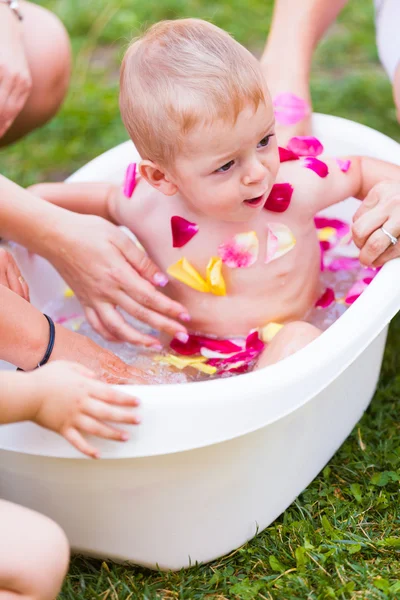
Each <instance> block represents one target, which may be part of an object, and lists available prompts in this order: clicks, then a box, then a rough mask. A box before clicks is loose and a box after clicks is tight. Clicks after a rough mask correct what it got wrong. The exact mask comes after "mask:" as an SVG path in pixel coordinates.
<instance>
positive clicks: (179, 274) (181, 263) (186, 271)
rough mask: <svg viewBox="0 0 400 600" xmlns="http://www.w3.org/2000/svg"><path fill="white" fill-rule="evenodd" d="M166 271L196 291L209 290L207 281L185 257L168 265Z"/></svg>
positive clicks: (205, 291)
mask: <svg viewBox="0 0 400 600" xmlns="http://www.w3.org/2000/svg"><path fill="white" fill-rule="evenodd" d="M167 273H168V275H171V277H174V278H175V279H177V280H178V281H180V282H181V283H184V284H185V285H187V286H189V287H191V288H193V289H194V290H197V291H198V292H204V293H209V292H210V291H211V290H210V286H209V285H208V283H207V282H206V281H204V279H203V278H202V276H201V275H199V273H198V272H197V271H196V269H195V268H194V267H193V266H192V265H191V264H190V262H189V261H188V260H187V259H186V258H185V257H183V258H181V259H180V260H178V262H176V263H175V264H173V265H171V266H170V267H168V269H167Z"/></svg>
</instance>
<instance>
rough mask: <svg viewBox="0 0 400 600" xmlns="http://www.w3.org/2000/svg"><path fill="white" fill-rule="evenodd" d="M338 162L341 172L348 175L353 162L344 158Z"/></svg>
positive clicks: (338, 159)
mask: <svg viewBox="0 0 400 600" xmlns="http://www.w3.org/2000/svg"><path fill="white" fill-rule="evenodd" d="M336 162H337V164H338V167H339V169H340V170H341V171H343V173H347V171H348V170H349V169H350V165H351V160H348V159H346V160H344V159H342V158H337V159H336Z"/></svg>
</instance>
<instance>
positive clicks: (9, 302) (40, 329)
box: [0, 285, 49, 370]
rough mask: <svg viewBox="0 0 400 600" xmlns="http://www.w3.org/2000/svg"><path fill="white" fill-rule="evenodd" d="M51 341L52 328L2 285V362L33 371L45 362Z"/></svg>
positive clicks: (35, 310)
mask: <svg viewBox="0 0 400 600" xmlns="http://www.w3.org/2000/svg"><path fill="white" fill-rule="evenodd" d="M48 341H49V325H48V322H47V320H46V318H45V317H44V316H43V314H42V313H41V312H40V311H39V310H38V309H37V308H35V307H34V306H32V305H31V304H29V302H27V301H26V300H24V299H23V298H21V297H20V296H18V294H15V293H14V292H12V291H11V290H9V289H8V288H7V287H5V286H3V285H0V359H1V360H6V361H7V362H10V363H12V364H13V365H16V366H18V367H21V368H22V369H24V370H29V369H33V368H34V367H36V365H37V364H38V363H39V362H40V361H41V360H42V358H43V356H44V354H45V351H46V348H47V344H48Z"/></svg>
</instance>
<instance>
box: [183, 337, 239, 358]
mask: <svg viewBox="0 0 400 600" xmlns="http://www.w3.org/2000/svg"><path fill="white" fill-rule="evenodd" d="M191 339H193V340H195V341H196V342H197V343H198V344H199V345H200V348H207V349H208V350H213V351H214V352H219V353H220V354H232V353H235V352H241V351H242V350H243V348H242V347H241V346H238V345H237V344H235V343H233V342H231V341H230V340H218V339H216V338H209V337H206V336H203V335H190V336H189V341H190V340H191Z"/></svg>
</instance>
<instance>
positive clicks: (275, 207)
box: [264, 183, 293, 213]
mask: <svg viewBox="0 0 400 600" xmlns="http://www.w3.org/2000/svg"><path fill="white" fill-rule="evenodd" d="M292 195H293V187H292V186H291V185H290V183H275V184H274V185H273V186H272V190H271V192H270V194H269V196H268V198H267V200H266V202H265V204H264V208H265V209H266V210H270V211H271V212H278V213H282V212H285V210H287V209H288V208H289V204H290V201H291V199H292Z"/></svg>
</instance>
